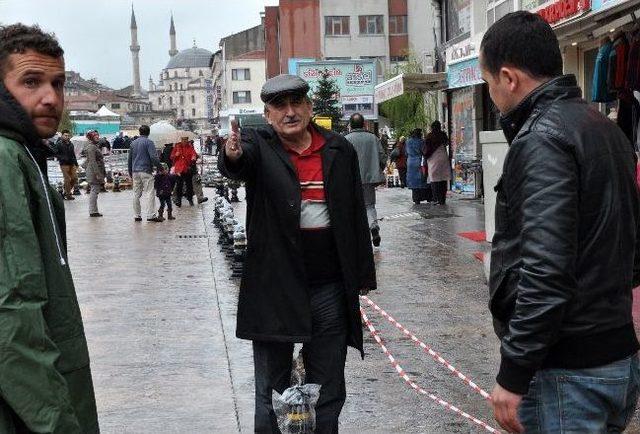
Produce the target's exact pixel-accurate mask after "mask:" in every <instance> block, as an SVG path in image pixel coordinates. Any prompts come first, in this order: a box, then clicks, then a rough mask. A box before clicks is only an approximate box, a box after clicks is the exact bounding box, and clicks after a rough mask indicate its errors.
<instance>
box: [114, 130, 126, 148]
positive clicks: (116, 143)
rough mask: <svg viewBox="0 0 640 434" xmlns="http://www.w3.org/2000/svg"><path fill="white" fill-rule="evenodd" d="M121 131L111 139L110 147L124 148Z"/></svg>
mask: <svg viewBox="0 0 640 434" xmlns="http://www.w3.org/2000/svg"><path fill="white" fill-rule="evenodd" d="M122 134H123V133H122V131H120V132H119V133H118V135H117V136H116V138H115V139H113V147H112V149H124V137H123V136H122Z"/></svg>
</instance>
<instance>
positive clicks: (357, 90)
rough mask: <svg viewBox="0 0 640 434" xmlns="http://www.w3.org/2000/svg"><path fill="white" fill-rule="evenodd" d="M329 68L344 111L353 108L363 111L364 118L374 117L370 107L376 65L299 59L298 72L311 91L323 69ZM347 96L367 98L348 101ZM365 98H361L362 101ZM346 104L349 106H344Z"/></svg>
mask: <svg viewBox="0 0 640 434" xmlns="http://www.w3.org/2000/svg"><path fill="white" fill-rule="evenodd" d="M325 70H326V71H328V72H329V74H330V76H331V78H332V79H333V80H334V81H335V83H336V84H337V85H338V89H339V91H340V94H339V95H338V99H339V100H340V101H341V102H342V105H343V107H342V109H343V114H345V116H346V113H348V112H351V111H352V110H351V109H352V108H356V109H357V111H359V112H360V113H362V115H363V116H365V117H366V118H367V119H373V118H374V117H375V116H376V113H375V110H374V107H373V96H374V88H375V85H376V64H375V62H374V61H372V60H345V61H323V62H299V63H298V64H297V75H298V76H299V77H302V78H303V79H304V80H305V81H307V82H308V83H309V86H310V88H311V90H310V94H313V92H314V91H315V89H316V88H317V86H318V81H319V80H320V78H321V77H322V73H323V72H324V71H325ZM347 97H368V98H367V99H366V101H367V102H360V101H361V100H357V101H355V102H353V101H349V100H348V99H346V98H347ZM362 101H364V100H362ZM347 106H348V107H347Z"/></svg>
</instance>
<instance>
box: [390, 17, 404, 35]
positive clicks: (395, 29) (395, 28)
mask: <svg viewBox="0 0 640 434" xmlns="http://www.w3.org/2000/svg"><path fill="white" fill-rule="evenodd" d="M389 34H390V35H406V34H407V16H406V15H391V16H390V17H389Z"/></svg>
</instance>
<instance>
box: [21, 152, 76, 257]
mask: <svg viewBox="0 0 640 434" xmlns="http://www.w3.org/2000/svg"><path fill="white" fill-rule="evenodd" d="M24 148H25V149H26V150H27V152H28V153H29V157H31V161H33V164H35V166H36V170H38V175H40V182H41V183H42V187H43V188H44V196H45V198H46V200H47V209H48V210H49V219H50V220H51V225H52V226H53V235H54V236H55V238H56V247H57V248H58V255H59V256H60V265H62V266H65V265H67V261H65V259H64V255H63V254H62V246H61V245H60V236H59V234H58V226H57V224H56V221H55V218H54V216H53V207H52V205H51V199H50V198H49V189H48V188H47V183H46V182H45V180H44V175H43V174H42V171H41V170H40V166H38V162H37V161H36V159H35V158H34V156H33V154H32V153H31V151H30V150H29V148H28V147H26V146H25V147H24Z"/></svg>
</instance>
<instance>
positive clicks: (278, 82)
mask: <svg viewBox="0 0 640 434" xmlns="http://www.w3.org/2000/svg"><path fill="white" fill-rule="evenodd" d="M307 92H309V84H308V83H307V82H306V81H304V80H303V79H302V78H300V77H298V76H297V75H289V74H280V75H277V76H275V77H273V78H270V79H269V80H267V81H266V82H265V84H264V85H263V86H262V91H261V92H260V99H261V100H262V102H264V103H265V104H267V103H269V101H271V100H273V99H274V98H275V97H277V96H280V95H284V94H291V93H293V94H306V93H307Z"/></svg>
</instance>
